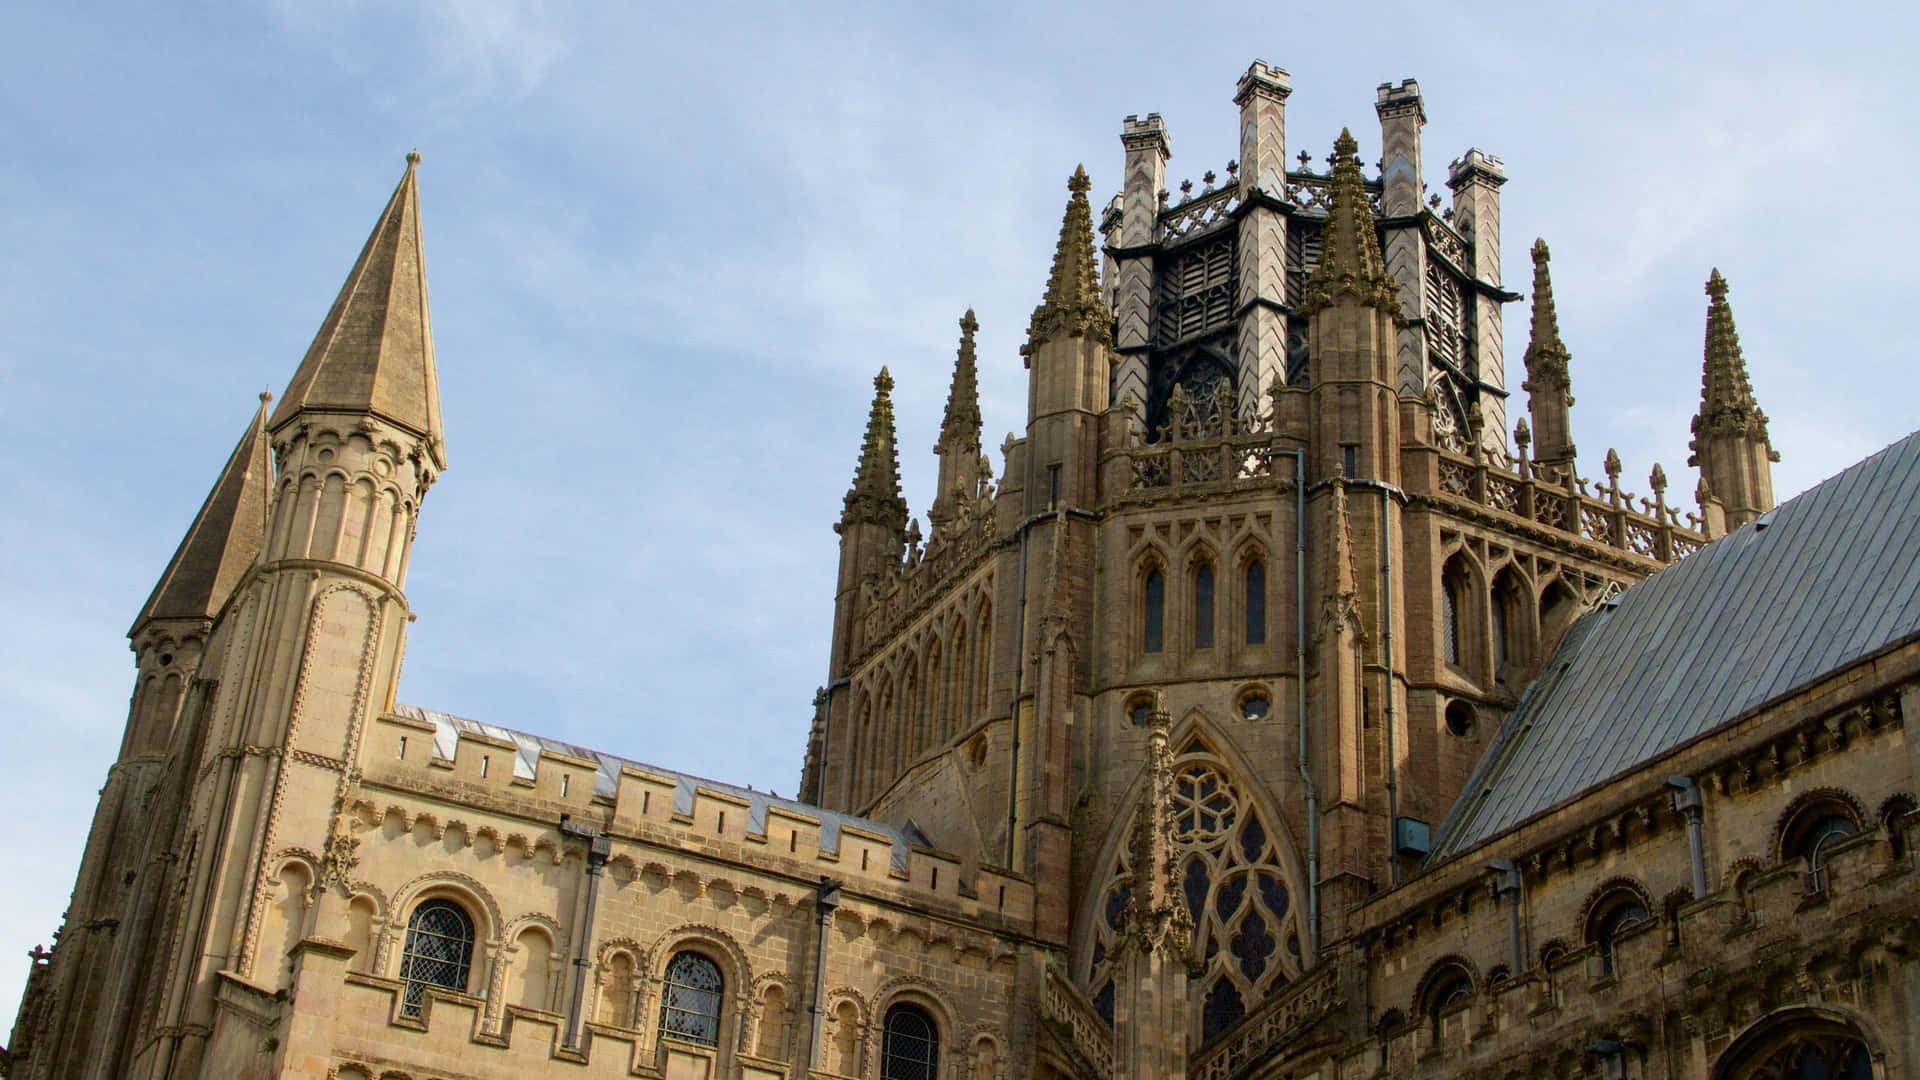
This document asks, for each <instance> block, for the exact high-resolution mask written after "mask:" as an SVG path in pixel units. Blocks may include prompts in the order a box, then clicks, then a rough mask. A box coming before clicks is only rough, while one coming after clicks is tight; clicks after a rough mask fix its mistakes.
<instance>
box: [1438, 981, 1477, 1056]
mask: <svg viewBox="0 0 1920 1080" xmlns="http://www.w3.org/2000/svg"><path fill="white" fill-rule="evenodd" d="M1472 996H1473V982H1472V980H1470V979H1468V978H1467V976H1466V975H1464V974H1462V973H1461V972H1459V971H1458V969H1456V970H1455V971H1454V973H1453V974H1451V975H1449V976H1447V977H1446V978H1445V980H1444V981H1442V982H1441V983H1439V984H1438V985H1437V986H1435V987H1434V988H1433V990H1432V991H1431V992H1430V993H1429V994H1428V996H1427V1019H1428V1020H1430V1021H1432V1023H1433V1039H1434V1041H1435V1042H1439V1041H1440V1020H1441V1017H1443V1016H1444V1015H1445V1014H1446V1013H1447V1011H1448V1010H1449V1009H1451V1008H1452V1007H1453V1006H1455V1005H1458V1004H1459V1003H1460V1002H1462V1001H1465V1000H1467V999H1468V998H1470V997H1472Z"/></svg>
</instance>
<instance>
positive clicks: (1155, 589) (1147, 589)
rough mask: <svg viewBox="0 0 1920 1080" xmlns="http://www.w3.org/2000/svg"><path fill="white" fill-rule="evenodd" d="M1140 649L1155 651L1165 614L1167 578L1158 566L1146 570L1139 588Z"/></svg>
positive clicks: (1160, 643)
mask: <svg viewBox="0 0 1920 1080" xmlns="http://www.w3.org/2000/svg"><path fill="white" fill-rule="evenodd" d="M1140 601H1141V602H1140V651H1142V652H1150V653H1157V652H1159V651H1160V648H1161V645H1162V640H1163V639H1162V631H1163V630H1164V628H1165V624H1166V616H1167V579H1166V577H1165V576H1164V575H1162V574H1161V573H1160V568H1159V567H1154V568H1153V569H1151V570H1148V571H1147V578H1146V581H1145V582H1144V583H1143V584H1142V585H1141V589H1140Z"/></svg>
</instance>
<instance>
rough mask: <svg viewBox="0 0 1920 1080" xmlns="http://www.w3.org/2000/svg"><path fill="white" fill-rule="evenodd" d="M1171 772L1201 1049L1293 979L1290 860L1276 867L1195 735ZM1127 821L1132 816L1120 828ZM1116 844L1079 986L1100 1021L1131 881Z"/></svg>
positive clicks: (1271, 851)
mask: <svg viewBox="0 0 1920 1080" xmlns="http://www.w3.org/2000/svg"><path fill="white" fill-rule="evenodd" d="M1173 771H1174V783H1173V806H1172V808H1171V809H1172V815H1173V830H1174V856H1175V860H1174V864H1173V865H1174V867H1175V881H1174V887H1175V888H1176V889H1177V890H1178V891H1179V893H1180V894H1181V896H1182V897H1183V898H1184V899H1185V902H1186V905H1187V911H1188V914H1190V915H1191V916H1192V917H1193V924H1194V942H1193V956H1194V959H1195V960H1196V962H1198V963H1199V964H1200V965H1201V972H1200V975H1199V976H1198V977H1197V978H1196V979H1195V980H1194V985H1196V986H1199V987H1204V988H1205V989H1204V991H1203V993H1204V997H1203V1004H1202V1007H1201V1009H1200V1016H1199V1017H1197V1018H1196V1019H1197V1022H1198V1025H1197V1026H1198V1031H1197V1032H1196V1034H1197V1036H1198V1039H1199V1041H1200V1042H1202V1043H1204V1042H1206V1041H1207V1040H1209V1039H1212V1038H1214V1037H1215V1036H1216V1035H1218V1034H1219V1033H1220V1032H1221V1031H1224V1030H1225V1029H1226V1028H1227V1027H1229V1026H1231V1025H1232V1024H1233V1023H1234V1021H1236V1020H1238V1019H1239V1018H1240V1017H1241V1016H1242V1015H1244V1014H1245V1012H1246V1010H1247V1008H1248V1003H1249V1002H1258V1001H1262V1000H1265V999H1266V998H1267V997H1269V996H1271V995H1272V994H1274V993H1276V992H1277V991H1278V990H1279V989H1280V988H1281V987H1283V986H1285V985H1287V984H1288V983H1289V982H1291V981H1292V980H1293V979H1295V978H1297V977H1299V974H1300V971H1301V968H1302V964H1303V960H1302V957H1301V955H1300V930H1299V922H1298V920H1297V917H1296V915H1295V912H1294V910H1293V891H1294V885H1293V882H1292V880H1291V877H1290V875H1289V874H1288V871H1287V869H1286V867H1287V866H1288V865H1290V864H1289V863H1284V862H1283V861H1282V852H1281V845H1282V844H1284V843H1285V841H1284V840H1283V839H1281V838H1279V837H1276V836H1275V835H1274V833H1273V832H1272V831H1271V828H1270V826H1268V824H1267V823H1266V821H1265V820H1264V819H1263V818H1262V816H1261V814H1260V812H1259V810H1258V809H1257V808H1256V807H1255V805H1254V803H1253V801H1252V800H1251V799H1250V798H1248V797H1247V794H1246V792H1245V791H1244V790H1243V789H1242V788H1241V786H1240V785H1239V783H1238V782H1236V781H1235V780H1234V779H1233V778H1232V777H1231V776H1230V774H1229V772H1228V769H1227V766H1226V763H1225V762H1223V761H1222V760H1220V758H1219V757H1218V755H1216V754H1215V753H1214V752H1213V750H1212V748H1211V747H1209V746H1208V745H1207V743H1206V742H1205V741H1204V740H1203V739H1201V738H1200V737H1199V736H1198V735H1197V734H1196V735H1193V736H1190V737H1188V738H1186V739H1184V740H1183V741H1182V743H1181V748H1180V751H1179V755H1178V756H1177V757H1176V758H1175V759H1174V763H1173ZM1131 820H1132V815H1131V814H1130V813H1129V814H1128V815H1127V816H1126V817H1125V818H1124V819H1123V824H1122V825H1121V826H1120V827H1122V828H1125V827H1126V825H1125V824H1124V822H1126V821H1131ZM1118 847H1119V850H1118V851H1117V852H1116V853H1115V857H1114V862H1113V865H1112V867H1111V869H1110V870H1109V872H1108V874H1107V877H1106V882H1107V884H1106V887H1105V888H1104V889H1103V890H1102V891H1101V894H1100V899H1099V902H1098V903H1099V906H1098V907H1096V908H1095V909H1094V912H1093V919H1094V936H1093V941H1092V942H1091V954H1090V959H1089V963H1088V968H1087V981H1086V983H1085V985H1086V986H1088V987H1090V988H1092V993H1093V997H1094V1000H1095V1002H1096V1003H1103V1002H1104V1003H1107V1004H1104V1005H1100V1006H1098V1007H1101V1008H1102V1015H1106V1010H1107V1009H1110V1008H1111V1004H1110V1002H1111V1000H1112V999H1111V984H1112V982H1113V981H1114V979H1115V978H1116V976H1117V975H1118V974H1119V972H1118V970H1117V969H1116V968H1115V966H1114V962H1115V957H1114V948H1115V944H1116V942H1117V940H1118V931H1119V927H1120V920H1121V916H1122V914H1123V913H1124V912H1125V911H1126V908H1127V901H1128V898H1129V895H1130V892H1131V889H1132V880H1133V879H1132V876H1131V873H1132V872H1131V869H1130V867H1129V865H1128V860H1129V859H1130V858H1131V854H1130V853H1129V851H1128V850H1127V848H1128V845H1126V844H1120V845H1118Z"/></svg>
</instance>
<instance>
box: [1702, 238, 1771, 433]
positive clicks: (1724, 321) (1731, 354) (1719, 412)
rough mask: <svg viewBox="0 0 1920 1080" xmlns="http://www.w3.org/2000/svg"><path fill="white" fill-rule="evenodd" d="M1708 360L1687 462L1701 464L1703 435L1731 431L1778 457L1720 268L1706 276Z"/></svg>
mask: <svg viewBox="0 0 1920 1080" xmlns="http://www.w3.org/2000/svg"><path fill="white" fill-rule="evenodd" d="M1707 297H1708V302H1707V346H1706V362H1705V365H1704V367H1703V369H1702V371H1701V373H1700V412H1699V414H1698V415H1696V416H1695V417H1694V418H1693V440H1692V442H1691V443H1690V444H1689V445H1690V449H1692V451H1693V454H1692V456H1690V457H1688V458H1687V464H1689V465H1698V464H1700V444H1701V440H1702V439H1703V438H1705V437H1708V436H1714V435H1733V436H1740V437H1744V438H1748V439H1753V440H1756V441H1759V442H1763V443H1766V444H1767V446H1768V460H1770V461H1778V460H1780V455H1779V454H1777V453H1774V452H1773V450H1772V439H1771V438H1770V437H1769V435H1768V434H1767V414H1766V413H1764V412H1762V411H1760V405H1759V403H1758V402H1756V401H1755V400H1754V397H1753V384H1752V383H1751V382H1750V381H1749V380H1748V378H1747V361H1746V358H1745V357H1743V356H1742V355H1741V353H1740V332H1739V331H1738V330H1736V329H1735V328H1734V325H1733V308H1732V307H1731V306H1729V305H1728V304H1727V279H1726V278H1723V277H1721V276H1720V270H1719V268H1717V267H1716V268H1715V269H1714V271H1713V275H1712V276H1711V277H1709V278H1707Z"/></svg>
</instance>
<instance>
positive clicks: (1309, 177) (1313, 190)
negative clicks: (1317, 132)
mask: <svg viewBox="0 0 1920 1080" xmlns="http://www.w3.org/2000/svg"><path fill="white" fill-rule="evenodd" d="M1301 164H1302V165H1303V166H1304V165H1305V164H1306V163H1305V162H1304V161H1303V162H1302V163H1301ZM1361 184H1362V186H1363V187H1364V188H1365V189H1366V192H1367V209H1368V210H1370V211H1372V212H1373V216H1374V217H1375V218H1376V219H1377V218H1379V217H1380V181H1378V180H1363V181H1361ZM1285 199H1286V201H1287V202H1290V203H1292V204H1293V205H1294V206H1295V207H1296V208H1298V209H1300V210H1303V211H1305V212H1306V213H1308V214H1311V215H1314V216H1316V217H1326V216H1327V214H1328V213H1329V212H1331V211H1332V209H1333V177H1332V175H1330V174H1329V175H1321V174H1320V173H1315V172H1309V171H1307V170H1306V169H1304V168H1302V169H1300V170H1299V171H1295V170H1292V169H1289V170H1287V191H1286V195H1285Z"/></svg>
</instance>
